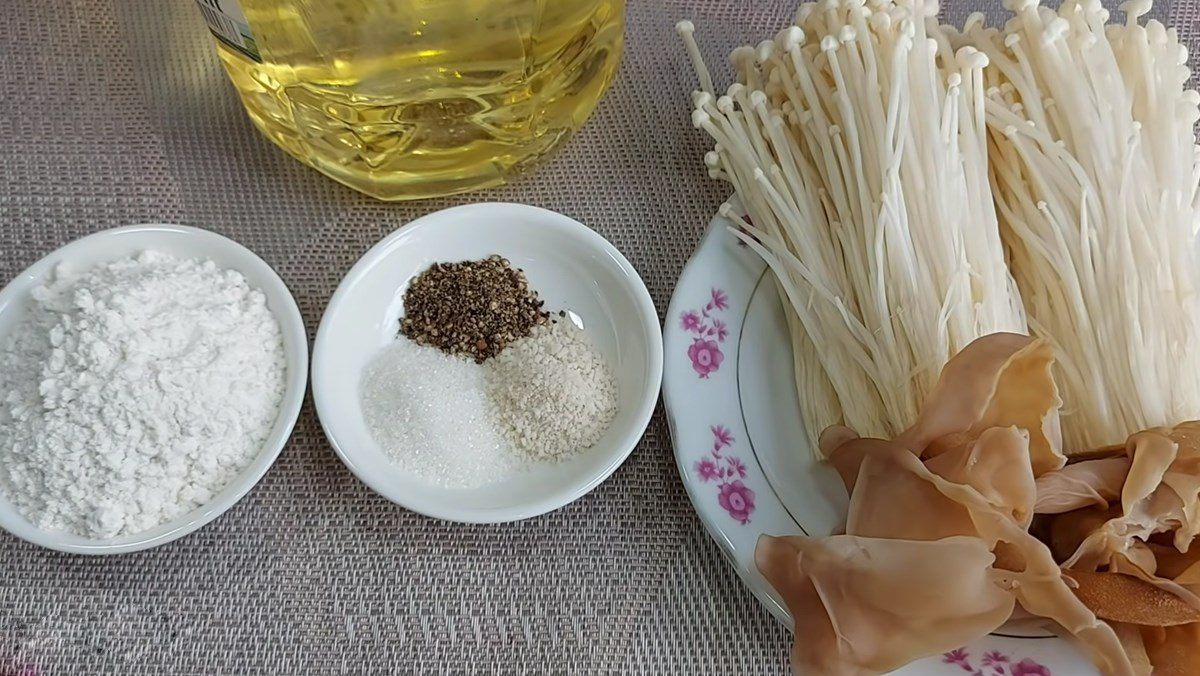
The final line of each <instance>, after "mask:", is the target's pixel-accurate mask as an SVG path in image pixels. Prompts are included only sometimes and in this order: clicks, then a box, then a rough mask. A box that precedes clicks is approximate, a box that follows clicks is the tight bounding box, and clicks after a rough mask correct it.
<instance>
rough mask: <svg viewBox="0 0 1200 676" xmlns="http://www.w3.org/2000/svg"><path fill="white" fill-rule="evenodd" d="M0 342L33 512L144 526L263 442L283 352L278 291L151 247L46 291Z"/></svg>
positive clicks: (65, 278) (93, 531) (63, 523)
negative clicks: (269, 294) (274, 305)
mask: <svg viewBox="0 0 1200 676" xmlns="http://www.w3.org/2000/svg"><path fill="white" fill-rule="evenodd" d="M32 296H33V297H32V301H31V302H30V308H29V314H28V316H27V317H26V319H25V320H24V321H23V322H22V323H21V324H20V325H19V326H18V327H16V328H15V329H14V333H13V335H12V336H11V337H10V338H9V340H7V341H6V343H5V345H4V346H3V349H2V351H0V393H2V394H0V397H2V400H0V488H2V489H3V491H4V493H5V494H6V495H7V497H8V498H9V500H10V501H12V502H13V503H14V504H15V506H16V507H17V509H19V510H20V512H21V513H22V514H24V515H25V516H26V517H27V518H29V519H30V520H31V521H33V522H34V523H36V524H37V525H38V526H40V527H42V528H45V529H49V530H65V531H70V532H73V533H77V534H80V535H83V536H87V537H92V538H109V537H115V536H120V535H128V534H134V533H139V532H142V531H145V530H148V529H151V528H154V527H155V526H159V525H161V524H163V523H165V522H167V521H170V520H172V519H175V518H177V517H180V516H182V515H184V514H186V513H187V512H189V511H191V510H193V509H195V508H197V507H199V506H201V505H203V504H205V503H206V502H208V501H209V500H210V499H211V498H212V497H213V496H214V495H215V494H216V493H217V492H219V491H220V490H221V489H223V488H224V487H225V486H226V485H227V484H228V483H229V482H230V481H231V480H232V479H234V478H235V477H236V476H237V475H238V474H239V473H240V472H241V471H242V470H243V469H244V468H245V467H246V466H247V465H248V464H249V463H250V462H251V460H253V458H254V457H255V456H256V455H257V454H258V452H259V451H260V449H261V447H262V444H263V443H264V442H265V441H266V438H267V437H268V435H269V434H270V431H271V429H272V427H273V426H274V424H275V420H276V418H277V417H278V413H279V407H280V402H281V400H282V398H283V391H284V376H285V373H286V366H285V363H284V354H283V343H282V336H281V333H280V329H279V324H278V322H277V321H276V319H275V317H274V316H273V315H272V314H271V312H270V310H269V309H268V308H267V306H266V301H265V298H264V297H263V294H262V293H261V292H260V291H258V290H255V289H252V288H250V287H249V285H248V284H247V282H246V280H245V278H243V277H242V275H241V274H239V273H237V272H234V271H231V270H224V269H221V268H219V267H217V266H216V265H214V264H213V263H212V262H211V261H199V260H190V259H177V258H174V257H172V256H169V255H166V254H163V253H156V252H146V253H143V254H141V255H138V256H136V257H132V258H126V259H123V260H118V261H116V262H113V263H109V264H105V265H100V266H97V267H95V268H92V269H90V270H83V271H76V270H72V269H70V268H68V267H66V266H60V268H59V269H58V270H56V272H55V276H54V279H53V280H52V281H50V282H49V283H48V284H46V285H45V286H42V287H40V288H37V289H35V290H34V292H33V294H32Z"/></svg>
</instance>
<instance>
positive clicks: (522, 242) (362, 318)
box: [312, 204, 663, 523]
mask: <svg viewBox="0 0 1200 676" xmlns="http://www.w3.org/2000/svg"><path fill="white" fill-rule="evenodd" d="M492 254H499V255H500V256H503V257H505V258H507V259H508V260H509V261H510V262H511V263H512V264H513V265H514V266H515V267H519V268H523V269H524V270H525V273H526V275H527V276H528V279H529V284H530V286H531V287H532V288H533V289H535V290H536V291H537V292H538V294H539V295H540V296H541V298H542V299H543V300H544V301H545V308H546V309H547V310H549V311H552V312H553V311H558V310H570V311H572V312H574V313H577V314H578V315H579V316H580V318H582V320H583V325H584V329H585V330H586V331H587V333H588V335H589V336H590V338H591V340H592V342H593V344H594V345H595V346H596V348H597V349H598V350H599V351H600V352H601V353H602V354H603V355H604V357H605V358H606V359H607V361H608V363H609V365H610V366H611V367H612V369H613V374H614V376H615V377H616V380H617V385H618V389H619V390H620V392H619V405H620V411H619V412H618V413H617V417H616V418H615V419H614V420H613V422H612V425H611V426H610V427H609V429H608V431H607V432H606V433H605V435H604V436H603V437H602V438H601V439H600V441H599V442H598V443H597V444H596V445H594V446H592V447H591V448H589V449H587V450H585V451H582V452H580V453H579V454H577V455H575V456H572V457H570V458H568V459H565V460H563V461H561V462H557V463H537V464H535V465H534V466H533V467H532V468H531V469H530V470H528V471H525V472H521V473H518V474H517V475H516V476H515V477H513V478H511V479H506V480H503V481H499V482H496V483H492V484H489V485H486V486H482V487H479V488H471V489H454V488H442V487H439V486H435V485H431V484H430V483H428V482H426V481H423V480H422V479H421V478H420V477H418V476H416V475H415V474H413V473H412V472H410V471H408V470H406V469H405V468H404V467H402V466H401V465H400V464H399V463H396V462H393V460H392V458H391V456H390V455H388V453H387V452H386V451H385V450H384V449H382V448H380V446H379V445H378V444H377V443H376V442H375V440H374V439H372V437H371V433H370V431H369V430H368V428H367V424H366V422H365V420H364V419H363V413H362V407H361V403H360V402H361V400H360V393H359V384H360V382H361V379H362V373H363V369H364V367H366V366H367V364H368V363H369V362H370V361H371V360H372V359H373V358H374V357H375V356H376V355H377V354H378V352H379V351H380V350H381V349H383V348H384V347H385V346H387V345H389V344H390V343H392V341H394V340H396V337H397V334H398V331H399V319H400V317H401V316H402V315H403V296H404V292H405V290H406V289H407V287H408V283H409V280H411V279H412V278H413V277H415V276H416V275H417V274H419V273H421V272H423V271H424V270H425V269H426V268H428V267H429V266H430V265H431V264H433V263H438V262H457V261H463V260H477V259H481V258H486V257H487V256H490V255H492ZM662 366H663V353H662V331H661V329H660V327H659V323H658V315H657V313H656V312H655V310H654V303H653V301H651V300H650V294H649V292H647V291H646V286H645V284H643V283H642V279H641V277H639V276H638V274H637V271H635V270H634V269H633V266H632V265H630V264H629V261H627V260H626V259H625V257H624V256H622V255H621V253H620V252H619V251H617V250H616V248H614V247H613V245H612V244H609V243H608V242H607V241H605V240H604V238H602V237H601V236H600V235H598V234H596V233H595V232H593V231H592V230H589V229H588V228H587V227H585V226H584V225H582V224H581V223H579V222H578V221H575V220H573V219H571V218H568V217H566V216H563V215H562V214H557V213H554V212H553V211H547V210H545V209H540V208H537V207H531V206H526V205H523V204H470V205H465V206H460V207H454V208H452V209H446V210H444V211H439V212H437V213H433V214H429V215H427V216H424V217H422V218H418V219H417V220H415V221H413V222H412V223H410V224H408V225H407V226H405V227H403V228H401V229H399V230H397V231H396V232H394V233H392V234H391V235H390V236H388V237H386V238H385V239H384V240H383V241H381V242H380V243H379V244H377V245H375V247H373V248H372V249H371V250H370V251H368V252H367V253H366V255H364V256H363V257H362V259H361V260H359V261H358V263H357V264H356V265H355V266H354V267H353V268H352V269H351V270H350V272H349V273H348V274H347V275H346V278H345V279H344V280H342V283H341V285H340V286H339V287H338V289H337V292H335V293H334V294H333V298H332V299H331V300H330V301H329V307H328V308H327V309H326V310H325V316H324V318H322V319H321V326H320V328H319V329H318V330H317V340H316V343H315V345H314V347H313V374H312V382H313V399H314V400H315V401H316V404H317V414H318V415H319V416H320V418H321V425H322V426H323V427H324V428H325V434H326V436H328V437H329V441H330V443H331V444H333V448H334V450H336V451H337V454H338V455H339V456H340V457H341V458H342V461H343V462H345V463H346V466H347V467H349V468H350V470H351V471H352V472H354V474H355V475H356V476H358V478H359V479H361V480H362V481H363V483H365V484H367V485H368V486H370V487H371V488H372V489H374V490H375V492H377V493H379V494H380V495H382V496H383V497H385V498H387V499H389V500H391V501H392V502H395V503H396V504H398V505H401V506H403V507H407V508H408V509H411V510H413V511H416V512H420V513H422V514H425V515H427V516H432V517H436V518H440V519H447V520H451V521H463V522H469V523H497V522H502V521H515V520H517V519H526V518H529V517H532V516H537V515H539V514H544V513H546V512H549V511H552V510H555V509H558V508H559V507H562V506H563V505H566V504H568V503H570V502H572V501H574V500H575V499H577V498H579V497H580V496H582V495H585V494H586V493H587V492H588V491H590V490H592V489H593V488H595V487H596V486H598V485H599V484H600V482H602V481H604V480H605V479H606V478H608V476H609V475H610V474H612V473H613V471H615V470H616V469H617V467H620V465H621V463H622V462H624V461H625V458H627V457H629V453H630V452H631V451H632V450H633V448H634V446H636V445H637V442H638V440H639V439H641V437H642V433H643V432H644V431H645V429H646V426H647V425H648V424H649V422H650V416H651V414H652V413H653V412H654V405H655V402H656V401H657V400H658V390H659V385H660V383H661V381H662ZM447 405H448V406H449V405H452V403H451V402H447Z"/></svg>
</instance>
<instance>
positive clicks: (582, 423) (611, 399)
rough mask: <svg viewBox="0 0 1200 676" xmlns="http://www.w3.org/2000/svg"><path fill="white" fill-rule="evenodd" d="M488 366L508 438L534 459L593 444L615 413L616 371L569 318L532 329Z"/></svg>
mask: <svg viewBox="0 0 1200 676" xmlns="http://www.w3.org/2000/svg"><path fill="white" fill-rule="evenodd" d="M486 365H487V367H488V368H487V385H488V394H489V397H490V398H491V400H492V402H493V404H494V406H495V410H496V415H497V417H498V418H499V420H500V423H501V425H502V426H503V427H504V431H505V434H506V436H507V437H508V438H509V440H510V441H512V443H513V444H514V445H515V446H516V447H517V448H519V449H521V450H523V451H525V452H526V453H528V454H529V455H530V456H533V457H535V458H539V459H551V458H560V457H564V456H566V455H569V454H572V453H576V452H578V451H581V450H583V449H586V448H590V447H591V446H593V445H594V444H595V443H596V442H597V441H599V440H600V437H602V436H603V435H604V432H605V431H606V430H607V429H608V426H609V425H610V424H611V423H612V420H613V418H614V417H615V416H616V414H617V384H616V380H615V379H614V378H613V374H612V371H611V370H610V369H609V367H608V365H607V364H606V363H605V361H604V358H603V357H601V356H600V355H599V354H598V353H597V352H596V350H595V349H594V348H593V347H592V345H591V343H590V341H589V340H588V338H587V336H586V334H585V333H584V332H583V331H582V330H581V329H578V328H576V327H575V326H573V325H572V324H571V323H570V322H568V321H566V320H559V321H553V322H549V323H546V324H543V325H541V326H538V327H536V328H534V330H533V332H532V333H531V334H530V335H529V336H528V337H526V338H522V339H520V340H518V341H516V342H514V343H513V344H512V345H509V346H508V347H507V348H505V349H504V351H503V352H501V353H500V354H498V355H496V356H495V357H493V358H492V359H491V360H490V361H488V362H487V364H486Z"/></svg>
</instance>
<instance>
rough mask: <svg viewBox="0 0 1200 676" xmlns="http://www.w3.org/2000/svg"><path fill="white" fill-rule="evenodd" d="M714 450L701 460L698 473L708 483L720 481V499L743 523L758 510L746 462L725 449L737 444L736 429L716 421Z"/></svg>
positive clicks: (718, 488)
mask: <svg viewBox="0 0 1200 676" xmlns="http://www.w3.org/2000/svg"><path fill="white" fill-rule="evenodd" d="M709 430H710V431H711V432H712V435H713V445H712V450H710V451H709V452H708V453H707V454H705V456H704V457H703V458H702V459H700V460H697V461H696V463H695V465H694V469H695V472H696V476H697V477H699V479H700V480H701V481H703V482H704V483H715V484H716V485H717V503H718V504H719V505H721V508H722V509H724V510H725V511H726V512H728V514H729V516H731V517H733V519H734V520H735V521H737V522H738V523H740V524H742V525H743V526H744V525H746V524H748V523H750V515H751V514H753V513H754V491H753V490H751V489H750V487H749V486H747V485H746V484H745V483H743V482H742V479H745V478H746V463H744V462H742V460H741V458H739V457H737V456H736V455H731V454H729V453H722V451H723V450H725V449H727V448H729V447H730V446H732V445H733V433H732V432H730V431H729V428H728V427H725V426H724V425H714V426H713V427H710V428H709Z"/></svg>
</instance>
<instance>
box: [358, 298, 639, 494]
mask: <svg viewBox="0 0 1200 676" xmlns="http://www.w3.org/2000/svg"><path fill="white" fill-rule="evenodd" d="M361 396H362V404H363V410H364V412H365V414H364V415H365V418H366V422H367V426H368V428H369V430H370V432H371V435H372V436H373V437H374V439H375V441H376V442H377V443H379V445H380V446H381V447H383V449H384V450H385V451H387V453H388V454H389V455H391V456H392V458H393V460H394V461H396V462H397V463H399V464H401V465H402V466H403V467H405V468H406V469H408V470H409V471H411V472H412V473H413V474H415V475H417V476H419V477H421V478H422V479H424V480H425V481H428V482H430V483H432V484H434V485H438V486H444V487H449V488H474V487H478V486H482V485H485V484H489V483H493V482H496V481H500V480H503V479H504V478H506V477H508V476H511V475H512V474H514V473H515V472H517V471H520V470H521V469H524V468H527V467H528V466H529V465H531V464H532V463H533V462H535V461H546V460H556V459H560V458H564V457H567V456H570V455H572V454H574V453H577V452H579V451H582V450H584V449H587V448H590V447H591V446H593V445H594V444H595V443H596V442H597V441H599V439H600V437H601V436H603V434H604V432H605V430H607V429H608V426H609V425H610V424H611V423H612V420H613V417H614V416H615V415H616V413H617V386H616V382H615V379H614V378H613V375H612V372H611V371H610V369H609V368H608V365H607V364H606V363H605V362H604V360H603V358H602V357H601V356H600V355H599V354H598V353H597V352H596V351H595V349H594V348H593V347H592V346H591V343H590V342H589V341H588V340H587V336H586V335H585V334H584V333H583V331H582V330H580V329H577V328H575V327H574V326H572V325H570V324H569V323H568V322H565V321H557V322H550V323H547V324H543V325H541V326H538V327H536V328H534V329H533V332H532V333H530V335H529V336H527V337H525V338H521V339H519V340H517V341H515V342H513V343H512V344H511V345H509V346H508V347H507V348H505V349H504V350H503V351H502V352H500V353H499V354H498V355H497V356H495V357H493V358H492V359H489V360H487V361H484V362H483V363H481V364H477V363H475V362H474V361H472V360H470V359H468V358H466V357H463V356H452V355H449V354H446V353H444V352H442V351H440V350H438V349H436V348H433V347H428V346H423V345H418V344H416V343H414V342H412V341H410V340H408V339H407V338H405V337H403V336H401V337H399V338H397V340H396V342H394V343H392V344H391V345H389V346H388V347H387V348H385V349H384V350H383V351H382V352H381V353H380V354H379V355H378V356H377V357H376V358H375V359H374V360H373V361H372V362H371V364H370V365H369V366H368V367H367V369H366V371H365V373H364V376H363V381H362V395H361Z"/></svg>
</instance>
